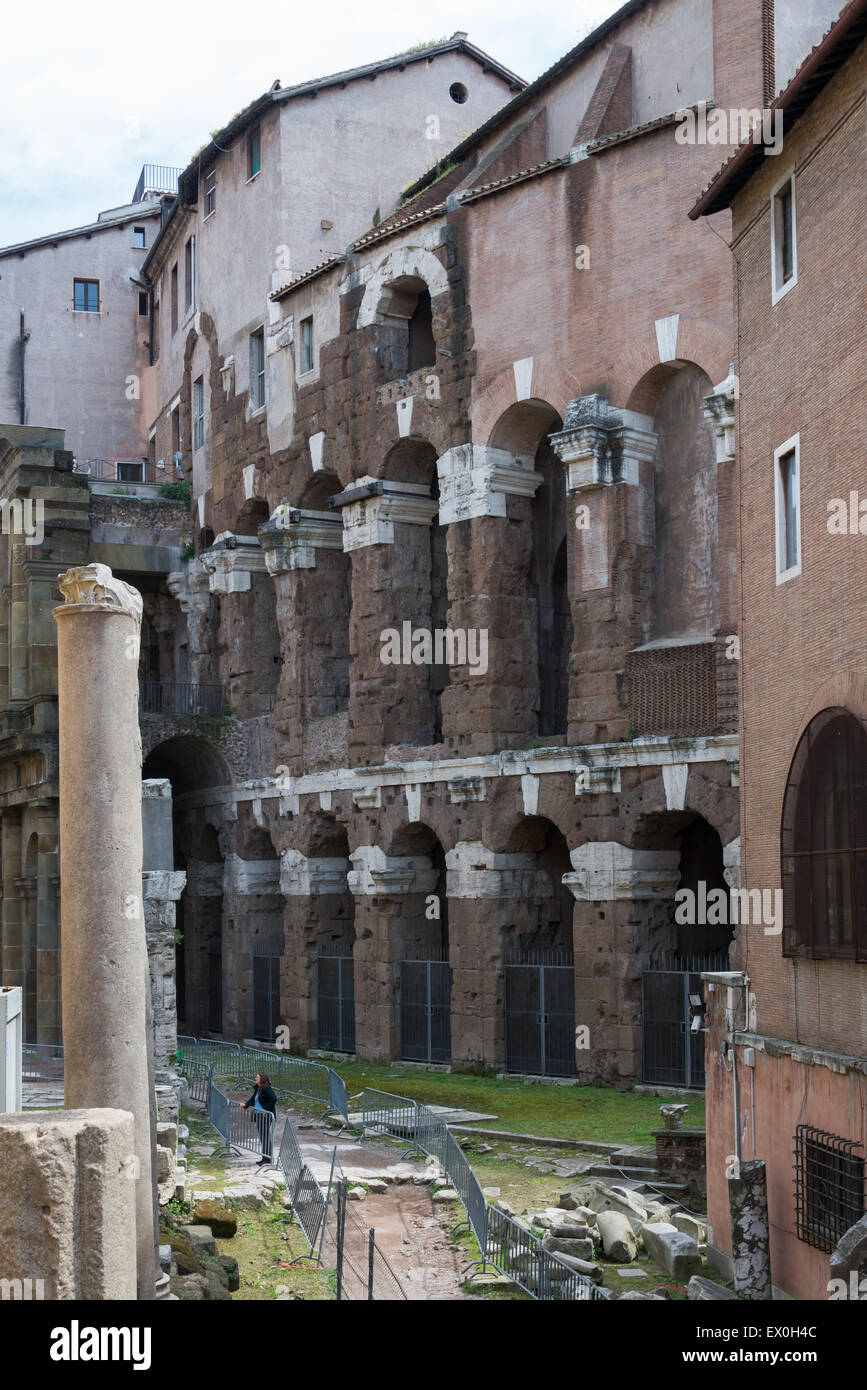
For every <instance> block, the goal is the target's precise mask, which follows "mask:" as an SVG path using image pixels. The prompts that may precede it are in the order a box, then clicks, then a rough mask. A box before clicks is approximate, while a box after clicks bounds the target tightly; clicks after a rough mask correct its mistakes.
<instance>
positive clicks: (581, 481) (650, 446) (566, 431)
mask: <svg viewBox="0 0 867 1390" xmlns="http://www.w3.org/2000/svg"><path fill="white" fill-rule="evenodd" d="M550 440H551V444H552V445H553V447H554V449H555V451H556V452H557V454H558V456H559V457H560V459H561V460H562V461H563V463H565V464H566V491H567V493H568V494H570V495H571V494H574V493H576V492H584V491H586V490H587V489H589V488H596V487H612V486H614V485H615V484H617V483H626V484H628V485H629V486H631V487H637V486H638V482H639V476H640V465H641V464H642V463H652V462H653V460H654V459H655V457H656V440H657V436H656V432H655V431H654V428H653V421H652V419H651V418H650V416H649V415H639V414H637V413H636V411H634V410H621V409H620V408H619V407H617V406H611V405H609V404H608V402H607V401H606V400H605V399H604V398H603V397H602V396H596V395H593V396H579V397H577V398H576V399H575V400H572V401H570V402H569V404H568V406H567V407H566V418H565V420H564V422H563V429H562V430H561V431H560V432H559V433H558V434H552V435H551V436H550Z"/></svg>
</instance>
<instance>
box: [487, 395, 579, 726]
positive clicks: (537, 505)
mask: <svg viewBox="0 0 867 1390" xmlns="http://www.w3.org/2000/svg"><path fill="white" fill-rule="evenodd" d="M561 428H562V422H561V420H560V417H559V415H558V414H557V412H556V410H555V409H554V408H553V406H551V405H549V404H548V403H547V402H546V401H539V400H529V401H520V402H518V403H517V404H515V405H513V406H510V407H509V409H508V410H507V411H505V413H504V414H503V415H502V416H501V418H500V419H499V420H498V422H497V424H496V426H495V428H494V430H493V433H492V435H491V441H490V443H491V447H493V448H496V449H505V450H506V451H507V452H509V453H511V454H514V455H515V456H516V457H517V458H519V459H523V460H524V461H526V462H529V461H530V460H532V466H533V469H534V471H535V472H536V473H537V474H539V475H540V477H541V482H540V483H539V485H538V487H537V488H536V492H535V495H534V498H533V502H532V505H531V507H530V528H529V541H530V544H529V555H528V563H527V571H526V573H527V589H526V592H527V596H528V598H529V599H530V601H531V603H532V606H533V610H534V612H533V619H534V621H535V629H536V642H535V646H536V662H535V665H536V671H535V678H536V680H537V682H538V691H539V694H538V705H537V732H538V734H539V735H540V736H542V737H545V738H550V737H558V736H559V737H560V738H561V739H562V738H564V737H565V735H566V734H567V732H568V722H569V661H570V658H571V654H572V642H573V628H572V609H571V605H570V602H569V583H568V568H569V560H568V541H567V535H566V484H565V479H564V476H563V465H562V463H561V462H560V459H559V458H558V456H557V454H556V453H555V451H554V448H553V446H552V444H551V439H550V436H551V435H552V434H554V433H556V432H557V431H558V430H560V429H561ZM519 505H520V504H519ZM515 515H516V517H517V516H518V515H519V506H516V507H515Z"/></svg>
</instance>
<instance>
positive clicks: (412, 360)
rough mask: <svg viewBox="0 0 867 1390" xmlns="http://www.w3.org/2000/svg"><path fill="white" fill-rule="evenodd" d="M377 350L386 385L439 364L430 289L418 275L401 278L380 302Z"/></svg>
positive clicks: (386, 290)
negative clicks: (437, 361) (437, 362)
mask: <svg viewBox="0 0 867 1390" xmlns="http://www.w3.org/2000/svg"><path fill="white" fill-rule="evenodd" d="M377 318H378V321H379V328H378V335H377V346H378V349H379V352H378V360H379V368H380V373H381V378H380V379H381V380H382V381H394V380H395V378H397V377H403V376H406V375H407V374H408V373H409V372H415V371H419V370H421V369H422V368H423V367H432V366H433V365H434V364H435V363H436V341H435V339H434V332H433V310H432V307H431V296H430V289H429V287H428V285H427V283H426V282H425V281H424V280H423V279H422V278H421V277H420V276H418V275H401V276H398V277H397V279H395V280H392V281H391V283H390V284H388V285H386V286H385V288H384V292H383V295H382V297H381V299H380V301H379V305H378V313H377Z"/></svg>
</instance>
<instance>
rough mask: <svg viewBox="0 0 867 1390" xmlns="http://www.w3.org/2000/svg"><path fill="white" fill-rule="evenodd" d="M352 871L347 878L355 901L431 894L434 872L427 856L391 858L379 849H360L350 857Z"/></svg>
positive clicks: (377, 846)
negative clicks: (380, 897)
mask: <svg viewBox="0 0 867 1390" xmlns="http://www.w3.org/2000/svg"><path fill="white" fill-rule="evenodd" d="M349 859H350V862H351V863H352V865H353V868H352V869H351V870H350V871H349V873H348V874H347V883H348V884H349V889H350V891H351V892H352V893H354V894H355V895H356V897H372V896H375V895H379V896H382V897H392V896H393V895H394V894H401V893H424V894H428V893H433V892H434V891H435V890H436V886H437V871H436V869H435V868H434V866H433V865H432V864H431V862H430V860H429V859H428V858H427V856H426V855H407V856H394V855H389V854H386V853H385V851H384V850H382V849H380V847H379V845H359V847H358V849H357V850H354V851H353V853H352V854H350V856H349Z"/></svg>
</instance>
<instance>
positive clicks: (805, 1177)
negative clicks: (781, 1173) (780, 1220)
mask: <svg viewBox="0 0 867 1390" xmlns="http://www.w3.org/2000/svg"><path fill="white" fill-rule="evenodd" d="M864 1177H865V1165H864V1158H863V1156H862V1153H861V1145H860V1144H859V1143H857V1142H856V1141H855V1140H854V1139H841V1138H839V1136H838V1135H836V1134H828V1133H827V1132H826V1131H825V1130H823V1129H813V1128H812V1126H810V1125H798V1128H797V1129H796V1131H795V1229H796V1231H797V1233H798V1239H799V1240H803V1241H804V1242H805V1244H807V1245H812V1246H813V1248H814V1250H833V1249H834V1247H835V1245H836V1244H837V1243H838V1241H839V1240H840V1239H841V1238H842V1237H843V1236H844V1235H845V1234H846V1232H847V1231H848V1230H849V1228H850V1227H851V1226H854V1225H855V1224H856V1222H858V1221H860V1220H861V1218H862V1216H864V1214H865V1212H867V1202H865V1194H864Z"/></svg>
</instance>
